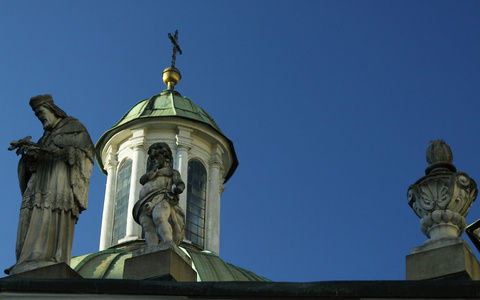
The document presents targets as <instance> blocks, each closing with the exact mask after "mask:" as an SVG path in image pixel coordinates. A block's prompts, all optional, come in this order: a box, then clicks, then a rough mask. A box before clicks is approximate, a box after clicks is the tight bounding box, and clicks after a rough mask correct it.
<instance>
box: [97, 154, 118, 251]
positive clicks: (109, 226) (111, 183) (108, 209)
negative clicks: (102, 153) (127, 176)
mask: <svg viewBox="0 0 480 300" xmlns="http://www.w3.org/2000/svg"><path fill="white" fill-rule="evenodd" d="M104 167H105V170H106V171H107V184H106V187H105V200H104V203H103V217H102V229H101V232H100V251H102V250H105V249H107V248H108V247H110V246H111V240H112V231H113V214H114V209H115V185H116V178H117V167H118V161H117V147H116V146H110V147H109V149H108V154H107V157H106V163H105V165H104Z"/></svg>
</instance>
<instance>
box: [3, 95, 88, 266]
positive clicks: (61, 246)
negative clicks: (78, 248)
mask: <svg viewBox="0 0 480 300" xmlns="http://www.w3.org/2000/svg"><path fill="white" fill-rule="evenodd" d="M30 106H31V107H32V109H33V111H34V112H35V115H36V116H37V118H38V119H39V120H40V121H41V122H42V124H43V129H44V130H45V132H44V134H43V136H42V137H41V138H40V140H39V141H38V142H37V143H34V142H31V141H30V138H31V137H26V138H24V139H21V140H18V141H13V142H11V143H10V144H11V146H10V148H9V150H14V149H17V151H16V152H17V155H20V154H21V155H22V157H21V159H20V162H19V166H18V179H19V182H20V190H21V193H22V204H21V208H20V220H19V223H18V232H17V244H16V258H17V262H16V264H15V265H14V266H12V267H11V268H10V269H7V270H5V273H7V274H10V275H14V274H18V273H22V272H25V271H29V270H33V269H37V268H40V267H45V266H49V265H53V264H57V263H62V262H64V263H66V264H70V257H71V252H72V243H73V232H74V226H75V224H76V223H77V220H78V216H79V214H80V213H81V212H82V211H83V210H85V209H87V200H88V185H89V180H90V175H91V174H92V166H93V155H94V146H93V143H92V140H91V139H90V136H89V134H88V132H87V130H86V129H85V127H84V126H83V125H82V124H81V123H80V122H79V121H78V120H77V119H75V118H73V117H69V116H67V114H66V113H65V112H64V111H63V110H61V109H60V108H59V107H57V106H56V105H55V104H54V103H53V99H52V96H51V95H39V96H36V97H33V98H31V99H30Z"/></svg>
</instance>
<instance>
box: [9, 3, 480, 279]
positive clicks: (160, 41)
mask: <svg viewBox="0 0 480 300" xmlns="http://www.w3.org/2000/svg"><path fill="white" fill-rule="evenodd" d="M175 29H178V30H179V44H180V46H181V48H182V51H183V55H181V56H177V64H176V67H177V68H179V69H180V70H181V72H182V75H183V79H182V81H181V82H180V83H179V85H178V86H177V87H176V89H177V90H178V91H179V92H180V93H181V94H182V95H183V96H187V97H190V98H191V99H192V100H193V101H194V102H195V103H196V104H198V105H199V106H201V107H202V108H204V109H205V110H206V111H207V112H208V113H209V114H210V115H211V116H212V117H213V118H214V119H215V121H216V122H217V123H218V124H219V126H220V128H221V129H222V130H223V132H224V133H225V134H226V135H227V136H228V137H229V138H230V139H231V140H232V141H233V142H234V145H235V149H236V152H237V155H238V159H239V162H240V165H239V167H238V169H237V171H236V173H235V174H234V175H233V177H232V178H231V179H230V181H229V182H227V184H226V190H225V192H224V193H223V195H222V207H221V241H220V256H221V257H222V258H223V259H225V260H226V261H228V262H230V263H232V264H234V265H238V266H241V267H243V268H246V269H249V270H252V271H254V272H256V273H258V274H260V275H262V276H265V277H267V278H270V279H272V280H275V281H325V280H403V279H404V278H405V256H406V255H408V254H409V253H410V249H411V248H412V247H416V246H419V245H420V244H421V243H423V242H424V241H425V240H426V237H425V236H424V235H423V234H422V233H421V231H420V227H419V219H418V217H417V216H416V215H415V214H414V213H413V211H412V210H411V209H410V207H409V206H408V205H407V199H406V191H407V188H408V187H409V185H410V184H412V183H414V182H415V181H416V180H417V179H419V178H420V177H422V176H423V175H424V170H425V168H426V166H427V163H426V161H425V150H426V148H427V146H428V144H429V141H430V140H433V139H445V141H446V142H447V143H448V144H449V145H450V146H451V148H452V150H453V154H454V164H455V165H456V166H457V169H458V170H459V171H464V172H466V173H468V174H469V175H470V176H471V177H473V178H474V179H476V180H477V181H479V182H480V139H479V138H478V135H479V129H480V126H479V124H478V116H479V111H480V101H479V100H480V2H478V1H279V0H275V1H262V0H261V1H174V2H172V1H0V43H1V47H0V90H1V92H2V100H1V101H2V104H3V106H2V110H3V113H2V116H3V117H2V121H1V124H2V126H3V128H4V130H2V131H1V132H0V137H1V139H0V140H1V141H2V143H3V145H4V152H3V154H1V157H2V158H3V162H4V163H3V167H2V171H1V173H0V176H1V177H0V178H1V180H2V183H3V184H2V188H1V193H2V195H3V201H2V203H3V205H2V208H3V209H2V212H1V213H0V214H1V215H0V226H1V227H2V228H3V230H2V246H1V248H0V249H1V250H0V251H1V252H0V253H1V254H2V255H1V257H0V268H7V267H9V266H10V265H12V264H13V263H14V262H15V256H14V252H15V239H16V227H17V222H18V214H19V208H20V201H21V195H20V191H19V188H18V182H17V178H16V168H17V162H18V158H17V157H16V156H15V154H14V153H13V152H8V151H7V148H8V146H9V143H10V141H12V140H16V139H19V138H23V137H25V136H27V135H31V136H33V140H38V138H40V136H41V134H42V131H43V130H42V127H41V124H40V122H39V121H38V120H37V119H36V118H35V116H34V114H33V113H32V111H31V109H30V107H29V105H28V101H29V99H30V97H32V96H35V95H38V94H45V93H51V94H52V95H53V97H54V99H55V102H56V103H57V104H58V105H59V106H60V107H61V108H62V109H64V110H65V111H66V112H67V113H68V114H70V115H73V116H74V117H76V118H78V119H79V120H80V121H82V123H83V124H84V125H85V126H86V127H87V129H88V130H89V132H90V135H91V137H92V140H93V141H94V142H96V141H97V140H98V138H99V137H100V136H101V135H102V133H103V132H105V131H106V130H107V129H109V128H110V127H111V126H112V125H113V124H114V123H116V122H117V121H118V120H119V119H120V117H121V116H122V115H123V114H124V113H125V112H126V111H127V110H128V109H129V108H130V107H132V106H133V105H134V104H135V103H137V102H138V101H140V100H142V99H146V98H149V97H151V96H152V95H154V94H158V93H159V92H161V91H162V90H163V89H165V85H164V84H163V82H162V78H161V73H162V71H163V69H164V68H166V67H168V66H169V65H170V60H171V53H172V50H171V44H170V41H169V40H168V37H167V33H168V32H174V30H175ZM105 183H106V178H105V176H104V175H103V174H102V173H101V172H100V170H99V168H98V166H97V165H95V166H94V170H93V175H92V177H91V184H90V196H89V208H88V210H87V211H85V212H84V213H82V215H81V216H80V220H79V222H78V224H77V227H76V229H75V230H76V232H75V238H74V245H73V255H81V254H86V253H91V252H95V251H97V250H98V244H99V238H100V225H101V216H102V209H103V198H104V192H105V191H104V189H105ZM479 206H480V204H478V203H474V205H473V207H472V209H471V211H470V214H469V215H468V216H467V223H468V224H470V223H472V222H474V221H475V220H477V219H480V208H479ZM463 237H464V238H465V239H468V238H467V237H466V235H464V236H463ZM474 253H476V254H477V255H478V252H477V251H476V250H475V249H474Z"/></svg>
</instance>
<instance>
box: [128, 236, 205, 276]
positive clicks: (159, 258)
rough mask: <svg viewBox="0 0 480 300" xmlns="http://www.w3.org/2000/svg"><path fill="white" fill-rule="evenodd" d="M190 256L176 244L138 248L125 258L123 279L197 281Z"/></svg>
mask: <svg viewBox="0 0 480 300" xmlns="http://www.w3.org/2000/svg"><path fill="white" fill-rule="evenodd" d="M191 265H192V262H191V260H190V258H189V257H188V256H187V255H186V254H185V253H184V252H183V251H182V250H180V249H179V248H178V247H176V246H175V245H168V246H165V245H157V246H155V247H146V248H142V249H138V250H136V251H134V252H133V253H132V258H129V259H127V260H125V267H124V269H123V279H137V280H162V281H193V282H196V281H197V273H196V272H195V271H194V270H193V268H192V267H191Z"/></svg>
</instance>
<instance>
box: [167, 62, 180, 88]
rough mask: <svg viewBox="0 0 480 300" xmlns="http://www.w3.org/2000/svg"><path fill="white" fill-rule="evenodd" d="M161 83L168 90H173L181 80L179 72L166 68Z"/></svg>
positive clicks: (172, 68) (175, 69) (173, 68)
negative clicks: (163, 83)
mask: <svg viewBox="0 0 480 300" xmlns="http://www.w3.org/2000/svg"><path fill="white" fill-rule="evenodd" d="M162 77H163V82H165V84H166V85H167V86H168V89H169V90H173V89H174V88H173V87H174V86H175V85H177V83H178V82H179V81H180V79H182V74H180V70H178V69H177V68H175V67H168V68H166V69H165V70H163V73H162Z"/></svg>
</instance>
